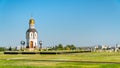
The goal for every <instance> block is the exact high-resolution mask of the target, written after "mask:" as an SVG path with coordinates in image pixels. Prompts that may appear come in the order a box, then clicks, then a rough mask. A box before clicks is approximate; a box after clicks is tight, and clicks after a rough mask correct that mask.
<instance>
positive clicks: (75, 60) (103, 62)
mask: <svg viewBox="0 0 120 68" xmlns="http://www.w3.org/2000/svg"><path fill="white" fill-rule="evenodd" d="M2 60H5V59H2ZM6 60H14V61H37V62H80V63H97V64H103V63H104V64H120V62H99V61H81V60H29V59H6Z"/></svg>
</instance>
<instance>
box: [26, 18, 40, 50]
mask: <svg viewBox="0 0 120 68" xmlns="http://www.w3.org/2000/svg"><path fill="white" fill-rule="evenodd" d="M34 24H35V20H34V19H32V18H31V19H30V20H29V29H28V30H27V31H26V42H27V46H26V48H29V49H30V50H34V49H35V48H37V46H38V43H37V41H38V33H37V31H36V29H35V27H34Z"/></svg>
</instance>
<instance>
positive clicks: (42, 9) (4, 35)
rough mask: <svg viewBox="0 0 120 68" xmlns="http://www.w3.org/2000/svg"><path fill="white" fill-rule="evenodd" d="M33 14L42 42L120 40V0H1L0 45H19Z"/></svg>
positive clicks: (90, 43)
mask: <svg viewBox="0 0 120 68" xmlns="http://www.w3.org/2000/svg"><path fill="white" fill-rule="evenodd" d="M31 15H32V16H33V18H34V19H35V22H36V23H35V27H36V29H37V31H38V35H39V40H42V41H43V46H44V47H48V46H54V45H57V44H59V43H61V44H63V45H66V44H74V45H76V46H79V47H80V46H94V45H97V44H100V45H110V46H114V45H115V44H116V43H118V44H120V0H0V46H19V45H20V41H21V40H24V41H26V39H25V32H26V30H27V29H28V22H29V19H30V18H31Z"/></svg>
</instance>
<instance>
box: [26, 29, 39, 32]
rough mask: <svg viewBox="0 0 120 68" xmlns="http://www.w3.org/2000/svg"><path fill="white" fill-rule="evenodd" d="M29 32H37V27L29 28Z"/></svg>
mask: <svg viewBox="0 0 120 68" xmlns="http://www.w3.org/2000/svg"><path fill="white" fill-rule="evenodd" d="M27 32H37V30H36V29H28V30H27Z"/></svg>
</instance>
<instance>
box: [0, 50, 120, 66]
mask: <svg viewBox="0 0 120 68" xmlns="http://www.w3.org/2000/svg"><path fill="white" fill-rule="evenodd" d="M59 61H60V62H59ZM62 61H69V62H62ZM72 61H75V62H72ZM81 61H91V62H105V63H90V62H81ZM107 62H120V53H115V52H112V53H107V52H104V53H76V54H57V55H40V54H35V55H22V54H18V55H5V54H2V53H0V68H120V64H119V63H107Z"/></svg>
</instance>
